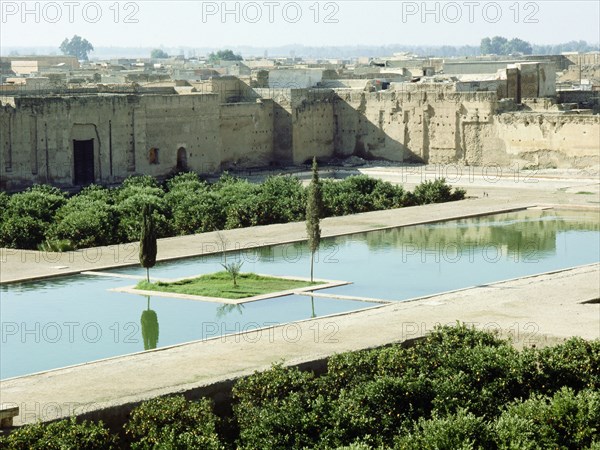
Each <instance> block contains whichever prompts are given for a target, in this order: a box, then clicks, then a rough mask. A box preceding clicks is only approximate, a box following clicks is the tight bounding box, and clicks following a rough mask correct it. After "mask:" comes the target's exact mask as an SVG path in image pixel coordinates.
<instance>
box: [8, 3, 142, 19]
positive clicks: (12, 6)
mask: <svg viewBox="0 0 600 450" xmlns="http://www.w3.org/2000/svg"><path fill="white" fill-rule="evenodd" d="M139 12H140V7H139V4H138V3H137V2H11V1H2V2H0V15H1V21H2V23H9V22H21V23H75V22H80V21H83V22H86V23H98V22H100V21H109V20H110V21H112V22H114V23H139V18H138V15H139Z"/></svg>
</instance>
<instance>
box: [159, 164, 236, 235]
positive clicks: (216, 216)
mask: <svg viewBox="0 0 600 450" xmlns="http://www.w3.org/2000/svg"><path fill="white" fill-rule="evenodd" d="M167 186H168V188H169V191H168V192H167V193H166V194H165V201H166V203H167V205H169V207H170V209H171V211H172V227H173V231H174V232H175V234H178V235H186V234H193V233H202V232H205V231H214V230H220V229H222V228H223V227H224V225H225V213H224V211H223V207H222V205H221V203H220V201H219V198H218V196H217V195H216V194H215V193H214V192H212V191H211V190H210V187H209V186H208V184H206V183H205V182H202V181H200V179H199V178H198V176H197V175H196V174H193V173H183V174H179V175H177V176H175V177H174V178H172V179H171V180H169V181H168V182H167Z"/></svg>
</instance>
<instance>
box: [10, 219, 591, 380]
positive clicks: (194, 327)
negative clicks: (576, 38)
mask: <svg viewBox="0 0 600 450" xmlns="http://www.w3.org/2000/svg"><path fill="white" fill-rule="evenodd" d="M217 244H218V245H220V243H216V245H217ZM227 245H228V248H230V249H239V246H237V247H236V243H234V242H228V243H227ZM599 252H600V224H599V220H598V214H597V213H593V212H592V213H588V212H575V211H554V210H548V211H534V210H527V211H521V212H516V213H509V214H500V215H494V216H485V217H479V218H472V219H464V220H456V221H449V222H442V223H435V224H429V225H419V226H411V227H405V228H395V229H389V230H384V231H372V232H368V233H361V234H355V235H350V236H343V237H337V238H331V239H326V240H324V241H323V242H322V245H321V249H320V251H319V254H318V260H317V262H316V264H315V274H316V276H317V277H319V278H325V279H332V280H348V281H352V284H349V285H346V286H341V287H337V288H331V289H327V290H323V291H320V293H326V294H338V295H345V296H354V297H369V298H381V299H386V300H392V301H401V300H406V299H409V298H414V297H419V296H423V295H429V294H434V293H438V292H443V291H448V290H453V289H459V288H464V287H469V286H475V285H481V284H486V283H490V282H495V281H500V280H505V279H509V278H515V277H520V276H526V275H531V274H535V273H541V272H547V271H551V270H558V269H562V268H567V267H572V266H577V265H582V264H589V263H594V262H598V261H599V260H600V255H599ZM227 259H228V261H232V260H234V259H241V260H242V261H243V263H244V264H243V266H242V271H244V272H256V273H263V274H274V275H292V276H308V272H309V253H308V250H307V248H306V245H305V244H286V245H278V246H272V247H264V248H259V249H248V250H244V249H239V251H237V252H233V253H230V254H228V256H227ZM221 262H223V256H222V255H213V256H206V257H197V258H189V259H185V260H179V261H173V262H168V263H160V264H157V266H156V267H155V268H154V269H151V276H153V277H158V278H180V277H185V276H192V275H198V274H204V273H210V272H214V271H219V270H222V267H221V265H220V263H221ZM106 272H109V273H114V274H121V275H125V274H126V275H139V276H144V275H145V269H142V268H141V267H129V268H121V269H113V270H109V271H106ZM135 283H136V281H135V280H131V279H124V278H119V277H116V276H115V277H113V276H107V277H104V276H102V277H100V276H92V275H75V276H68V277H64V278H56V279H50V280H46V281H37V282H30V283H21V284H12V285H4V286H0V317H1V322H2V336H1V339H2V341H1V346H2V348H1V351H0V378H3V379H4V378H8V377H14V376H18V375H23V374H28V373H34V372H38V371H43V370H48V369H53V368H58V367H64V366H67V365H72V364H79V363H84V362H88V361H93V360H97V359H102V358H108V357H112V356H117V355H123V354H128V353H134V352H139V351H144V350H149V349H153V348H160V347H166V346H171V345H175V344H179V343H184V342H190V341H194V340H198V339H204V338H208V337H214V336H219V335H225V334H232V333H238V332H241V331H248V330H251V329H257V328H268V327H271V326H273V325H275V324H281V323H288V322H294V321H298V320H303V319H309V318H311V317H321V316H326V315H331V314H336V313H342V312H348V311H355V310H359V309H363V308H369V307H373V306H375V305H374V304H373V303H366V302H362V301H354V300H339V299H334V298H322V297H309V296H300V295H290V296H286V297H280V298H274V299H269V300H263V301H258V302H253V303H247V304H245V305H243V306H227V305H220V304H218V303H205V302H199V301H191V300H183V299H177V298H165V297H157V296H152V297H145V296H139V295H132V294H126V293H120V292H113V291H111V289H114V288H117V287H123V286H130V285H133V284H135ZM334 328H335V323H334V319H332V323H331V330H330V332H334V331H335V329H334ZM296 331H297V330H296V329H295V328H293V326H290V329H289V330H286V331H285V332H289V336H290V337H294V336H295V333H296Z"/></svg>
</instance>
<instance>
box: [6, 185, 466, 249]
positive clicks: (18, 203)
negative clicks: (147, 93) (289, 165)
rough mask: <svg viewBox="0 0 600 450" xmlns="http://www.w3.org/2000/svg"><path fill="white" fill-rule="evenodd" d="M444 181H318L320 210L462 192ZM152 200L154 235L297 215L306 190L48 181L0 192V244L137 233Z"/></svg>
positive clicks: (84, 240) (378, 206) (349, 210)
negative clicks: (70, 192)
mask: <svg viewBox="0 0 600 450" xmlns="http://www.w3.org/2000/svg"><path fill="white" fill-rule="evenodd" d="M464 195H465V192H464V191H463V190H461V189H454V191H453V190H452V188H451V187H450V186H448V185H447V184H446V183H445V181H444V180H436V181H427V182H425V183H423V184H421V185H419V186H418V187H417V188H416V189H415V192H414V193H411V192H406V191H405V190H404V189H403V188H402V187H400V186H394V185H392V184H390V183H387V182H384V181H381V180H377V179H373V178H369V177H367V176H364V175H360V176H353V177H349V178H347V179H345V180H342V181H339V182H335V181H332V180H325V181H324V185H323V197H324V204H325V215H326V216H340V215H345V214H355V213H360V212H366V211H375V210H383V209H390V208H399V207H401V206H411V205H418V204H425V203H432V202H447V201H452V200H460V199H463V198H464ZM145 204H150V205H152V209H153V211H154V212H153V214H154V223H155V224H156V227H157V235H158V237H159V238H160V237H170V236H177V235H186V234H193V233H202V232H205V231H214V230H222V229H231V228H242V227H249V226H254V225H269V224H273V223H286V222H293V221H302V220H304V219H305V209H306V206H305V204H306V189H305V188H304V187H303V186H302V183H301V182H300V180H299V179H298V178H294V177H287V176H271V177H269V178H267V179H266V181H265V182H263V183H262V184H252V183H249V182H248V181H245V180H242V179H239V178H236V177H232V176H230V175H228V174H224V175H223V176H222V177H221V178H220V179H219V181H218V182H216V183H214V184H212V185H209V184H208V183H206V182H204V181H202V180H201V179H200V178H199V177H198V175H197V174H195V173H182V174H179V175H176V176H175V177H173V178H171V179H170V180H168V181H166V182H165V183H164V184H163V185H159V184H158V182H157V181H156V179H154V178H152V177H150V176H136V177H130V178H128V179H126V180H125V181H124V182H123V184H122V185H121V186H120V187H119V188H116V189H106V188H102V187H99V186H94V185H92V186H89V187H86V188H85V189H83V190H82V191H81V192H80V193H79V194H77V195H74V196H72V197H68V196H67V194H66V193H64V192H62V191H60V190H59V189H57V188H54V187H51V186H47V185H37V186H34V187H32V188H30V189H27V190H26V191H24V192H21V193H18V194H13V195H11V196H9V195H7V194H6V193H0V247H8V248H22V249H40V250H48V251H64V250H69V249H77V248H87V247H96V246H102V245H111V244H119V243H124V242H133V241H137V240H138V239H139V232H140V221H141V211H142V210H143V206H144V205H145Z"/></svg>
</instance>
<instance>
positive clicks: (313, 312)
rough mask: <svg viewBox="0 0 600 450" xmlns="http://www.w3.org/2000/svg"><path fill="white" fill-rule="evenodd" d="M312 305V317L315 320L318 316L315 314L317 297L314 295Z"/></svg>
mask: <svg viewBox="0 0 600 450" xmlns="http://www.w3.org/2000/svg"><path fill="white" fill-rule="evenodd" d="M310 304H311V305H312V315H311V316H310V317H311V318H312V319H314V318H315V317H317V315H316V314H315V297H314V296H313V295H311V296H310Z"/></svg>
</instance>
